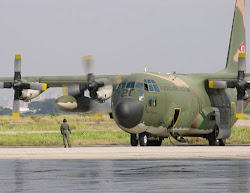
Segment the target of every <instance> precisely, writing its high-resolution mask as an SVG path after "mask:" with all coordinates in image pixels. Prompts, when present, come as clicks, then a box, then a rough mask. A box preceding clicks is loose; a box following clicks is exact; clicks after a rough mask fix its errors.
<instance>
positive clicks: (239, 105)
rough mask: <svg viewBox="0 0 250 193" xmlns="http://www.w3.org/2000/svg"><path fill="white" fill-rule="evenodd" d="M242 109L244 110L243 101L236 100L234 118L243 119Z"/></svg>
mask: <svg viewBox="0 0 250 193" xmlns="http://www.w3.org/2000/svg"><path fill="white" fill-rule="evenodd" d="M243 109H244V101H243V100H237V102H236V114H235V117H236V118H238V119H239V118H243Z"/></svg>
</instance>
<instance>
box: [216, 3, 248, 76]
mask: <svg viewBox="0 0 250 193" xmlns="http://www.w3.org/2000/svg"><path fill="white" fill-rule="evenodd" d="M245 19H246V17H245V0H236V5H235V10H234V19H233V26H232V31H231V38H230V44H229V50H228V55H227V64H226V68H225V69H224V70H222V71H221V72H222V73H237V71H238V55H239V53H246V36H245V31H246V21H245Z"/></svg>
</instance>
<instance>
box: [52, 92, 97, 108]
mask: <svg viewBox="0 0 250 193" xmlns="http://www.w3.org/2000/svg"><path fill="white" fill-rule="evenodd" d="M93 103H94V101H93V100H92V99H91V98H88V97H84V96H83V97H77V98H75V97H73V96H70V95H65V96H61V97H59V98H58V99H57V100H56V107H57V108H58V109H59V110H61V111H64V112H88V111H90V110H91V108H92V105H93Z"/></svg>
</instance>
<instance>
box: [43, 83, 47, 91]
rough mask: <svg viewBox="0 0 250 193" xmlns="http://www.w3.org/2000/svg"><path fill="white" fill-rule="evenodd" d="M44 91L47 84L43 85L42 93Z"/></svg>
mask: <svg viewBox="0 0 250 193" xmlns="http://www.w3.org/2000/svg"><path fill="white" fill-rule="evenodd" d="M46 89H47V84H46V83H43V86H42V91H45V90H46Z"/></svg>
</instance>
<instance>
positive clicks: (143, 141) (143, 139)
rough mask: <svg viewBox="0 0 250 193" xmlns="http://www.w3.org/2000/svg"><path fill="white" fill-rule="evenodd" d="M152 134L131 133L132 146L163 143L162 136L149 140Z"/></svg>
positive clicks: (159, 144)
mask: <svg viewBox="0 0 250 193" xmlns="http://www.w3.org/2000/svg"><path fill="white" fill-rule="evenodd" d="M149 137H150V136H148V133H146V132H144V133H140V134H139V135H138V134H131V135H130V144H131V146H137V145H138V144H140V146H161V144H162V138H159V139H155V140H152V139H150V140H148V139H149Z"/></svg>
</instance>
